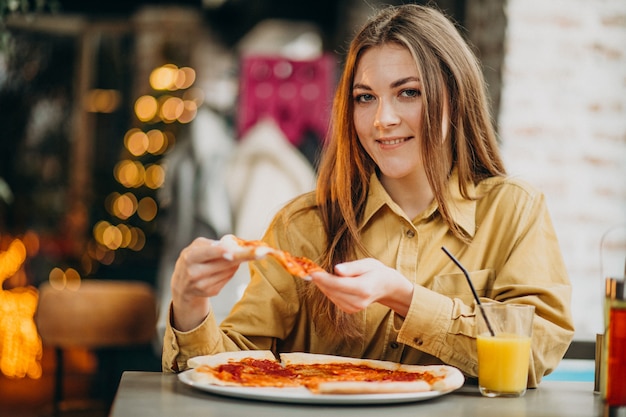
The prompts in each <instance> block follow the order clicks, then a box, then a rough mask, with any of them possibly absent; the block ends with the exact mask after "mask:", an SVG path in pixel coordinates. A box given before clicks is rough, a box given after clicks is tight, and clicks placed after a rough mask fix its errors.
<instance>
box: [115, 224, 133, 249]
mask: <svg viewBox="0 0 626 417" xmlns="http://www.w3.org/2000/svg"><path fill="white" fill-rule="evenodd" d="M117 228H118V229H119V231H120V233H121V234H122V243H121V244H120V248H127V247H128V245H129V244H130V242H131V239H132V233H131V231H130V227H128V226H127V225H125V224H118V225H117Z"/></svg>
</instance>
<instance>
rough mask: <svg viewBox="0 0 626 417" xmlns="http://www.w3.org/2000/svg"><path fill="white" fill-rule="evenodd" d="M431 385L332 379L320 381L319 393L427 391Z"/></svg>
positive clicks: (424, 382) (424, 383)
mask: <svg viewBox="0 0 626 417" xmlns="http://www.w3.org/2000/svg"><path fill="white" fill-rule="evenodd" d="M427 391H431V386H430V384H429V383H428V382H426V381H412V382H362V381H330V382H320V383H319V385H318V386H317V389H316V390H315V392H316V393H317V394H391V393H404V392H427Z"/></svg>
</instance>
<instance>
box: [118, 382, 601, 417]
mask: <svg viewBox="0 0 626 417" xmlns="http://www.w3.org/2000/svg"><path fill="white" fill-rule="evenodd" d="M296 415H297V416H298V417H309V416H310V417H320V416H333V417H335V416H339V417H341V416H346V417H369V416H371V417H381V416H385V415H387V416H389V417H405V416H406V417H408V416H410V417H421V416H429V417H432V416H446V417H454V416H463V417H472V416H479V417H502V416H507V417H518V416H519V417H532V416H541V417H560V416H567V417H576V416H580V417H594V416H602V415H603V407H602V399H601V398H600V396H599V395H598V394H594V393H593V382H564V381H544V382H543V383H542V384H541V385H540V386H539V388H537V389H533V390H528V391H527V392H526V395H525V396H524V397H522V398H484V397H482V396H481V395H480V393H479V392H478V388H477V387H476V386H464V387H463V388H461V389H459V390H457V391H455V392H453V393H450V394H447V395H444V396H441V397H437V398H432V399H429V400H426V401H419V402H413V403H403V404H387V405H366V406H364V405H361V406H359V405H341V406H338V405H327V404H325V405H303V404H283V403H272V402H265V401H254V400H244V399H237V398H229V397H222V396H219V395H214V394H210V393H207V392H204V391H199V390H196V389H194V388H191V387H189V386H187V385H185V384H183V383H182V382H180V381H179V380H178V378H177V376H176V375H172V374H162V373H159V372H135V371H127V372H124V374H123V375H122V379H121V381H120V385H119V387H118V391H117V394H116V396H115V399H114V401H113V405H112V409H111V414H110V417H128V416H133V417H134V416H150V417H159V416H162V417H179V416H185V417H194V416H202V417H216V416H220V417H221V416H226V417H228V416H233V417H234V416H244V417H264V416H267V417H283V416H284V417H293V416H296Z"/></svg>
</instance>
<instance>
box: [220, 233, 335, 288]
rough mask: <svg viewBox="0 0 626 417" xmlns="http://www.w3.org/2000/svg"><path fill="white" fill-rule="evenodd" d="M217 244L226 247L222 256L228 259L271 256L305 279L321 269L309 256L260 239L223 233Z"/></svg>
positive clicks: (291, 272) (251, 259)
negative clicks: (242, 237)
mask: <svg viewBox="0 0 626 417" xmlns="http://www.w3.org/2000/svg"><path fill="white" fill-rule="evenodd" d="M218 244H219V245H221V246H222V247H224V248H226V250H227V252H226V253H225V255H224V257H225V258H226V259H229V260H234V259H236V260H240V261H253V260H258V259H263V258H265V257H266V256H271V257H273V258H274V259H276V260H277V261H278V263H280V265H282V267H283V268H285V270H287V272H289V273H290V274H293V275H295V276H297V277H300V278H304V279H307V278H308V277H309V276H310V274H311V273H312V272H314V271H323V269H322V268H321V267H320V266H319V265H317V264H316V263H315V262H313V261H312V260H310V259H309V258H306V257H303V256H294V255H292V254H290V253H289V252H286V251H283V250H279V249H276V248H273V247H271V246H269V245H268V244H266V243H265V242H263V241H261V240H245V239H241V238H239V237H237V236H235V235H232V234H228V235H224V236H223V237H222V238H221V239H220V240H219V243H218Z"/></svg>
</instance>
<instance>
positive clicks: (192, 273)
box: [170, 238, 241, 331]
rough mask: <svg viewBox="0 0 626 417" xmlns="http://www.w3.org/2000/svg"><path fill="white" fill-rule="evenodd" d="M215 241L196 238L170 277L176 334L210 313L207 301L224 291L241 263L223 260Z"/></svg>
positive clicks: (179, 258) (192, 325)
mask: <svg viewBox="0 0 626 417" xmlns="http://www.w3.org/2000/svg"><path fill="white" fill-rule="evenodd" d="M225 252H226V251H225V249H224V248H223V247H221V246H219V245H217V241H215V240H211V239H206V238H197V239H195V240H194V241H193V242H192V243H191V244H190V245H189V246H187V247H186V248H185V249H183V250H182V251H181V253H180V255H179V257H178V259H177V260H176V265H175V267H174V273H173V274H172V280H171V284H170V286H171V290H172V316H173V317H172V325H173V326H174V328H176V329H177V330H179V331H189V330H192V329H194V328H195V327H197V326H198V325H199V324H200V323H202V321H203V320H204V319H205V318H206V316H207V315H208V314H209V312H210V310H211V304H210V302H209V297H213V296H215V295H217V294H219V292H220V291H221V290H222V288H224V286H225V285H226V284H227V283H228V281H229V280H230V279H231V278H232V277H233V275H234V274H235V272H236V271H237V268H238V267H239V264H240V263H241V261H236V260H234V261H231V260H227V259H225V258H224V256H223V255H224V253H225Z"/></svg>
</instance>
